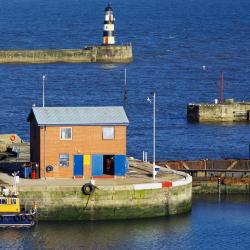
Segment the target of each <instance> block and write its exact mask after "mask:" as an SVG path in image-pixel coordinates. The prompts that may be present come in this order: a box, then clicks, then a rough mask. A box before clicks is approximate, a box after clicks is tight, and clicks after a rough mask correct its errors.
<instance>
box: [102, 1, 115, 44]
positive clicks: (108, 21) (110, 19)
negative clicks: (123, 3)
mask: <svg viewBox="0 0 250 250" xmlns="http://www.w3.org/2000/svg"><path fill="white" fill-rule="evenodd" d="M104 15H105V16H104V29H103V45H112V44H115V36H114V21H115V19H114V16H113V9H112V7H111V5H110V4H108V5H107V7H106V8H105V11H104Z"/></svg>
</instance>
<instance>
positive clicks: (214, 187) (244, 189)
mask: <svg viewBox="0 0 250 250" xmlns="http://www.w3.org/2000/svg"><path fill="white" fill-rule="evenodd" d="M218 190H219V189H218V183H217V182H201V183H200V184H199V185H197V186H195V187H193V194H218ZM220 193H221V194H250V185H249V184H230V185H221V187H220Z"/></svg>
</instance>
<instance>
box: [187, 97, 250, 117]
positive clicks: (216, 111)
mask: <svg viewBox="0 0 250 250" xmlns="http://www.w3.org/2000/svg"><path fill="white" fill-rule="evenodd" d="M187 120H188V121H190V122H249V121H250V102H235V101H234V100H233V99H227V100H225V101H223V102H222V103H197V104H194V103H189V104H188V105H187Z"/></svg>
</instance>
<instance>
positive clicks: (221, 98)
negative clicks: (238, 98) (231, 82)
mask: <svg viewBox="0 0 250 250" xmlns="http://www.w3.org/2000/svg"><path fill="white" fill-rule="evenodd" d="M223 81H224V74H223V71H221V74H220V103H223Z"/></svg>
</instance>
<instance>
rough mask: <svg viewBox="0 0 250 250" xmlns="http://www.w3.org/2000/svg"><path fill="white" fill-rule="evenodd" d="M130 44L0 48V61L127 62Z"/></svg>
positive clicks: (131, 53) (129, 56) (128, 60)
mask: <svg viewBox="0 0 250 250" xmlns="http://www.w3.org/2000/svg"><path fill="white" fill-rule="evenodd" d="M132 60H133V52H132V46H131V45H112V46H86V47H85V48H83V49H61V50H56V49H50V50H1V51H0V63H58V62H65V63H90V62H97V63H129V62H131V61H132Z"/></svg>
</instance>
